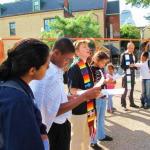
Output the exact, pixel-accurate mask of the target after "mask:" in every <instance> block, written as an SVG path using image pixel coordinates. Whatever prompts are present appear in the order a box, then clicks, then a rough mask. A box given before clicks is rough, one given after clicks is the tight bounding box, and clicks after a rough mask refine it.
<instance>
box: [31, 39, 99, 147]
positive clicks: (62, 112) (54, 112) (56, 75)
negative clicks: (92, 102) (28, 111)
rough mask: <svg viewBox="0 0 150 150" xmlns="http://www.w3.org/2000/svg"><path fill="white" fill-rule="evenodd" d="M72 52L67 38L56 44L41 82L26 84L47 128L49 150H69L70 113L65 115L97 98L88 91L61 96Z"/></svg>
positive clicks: (92, 90)
mask: <svg viewBox="0 0 150 150" xmlns="http://www.w3.org/2000/svg"><path fill="white" fill-rule="evenodd" d="M74 52H75V49H74V46H73V43H72V42H71V41H70V40H69V39H68V38H61V39H59V40H57V41H56V42H55V45H54V47H53V49H52V51H51V53H50V60H51V63H50V64H49V69H48V70H47V73H46V76H45V77H44V79H43V80H41V81H33V82H31V84H30V86H31V88H32V90H33V93H34V96H35V101H36V103H37V105H38V107H39V108H40V110H41V113H42V119H43V123H44V124H46V125H47V131H48V137H49V141H50V149H51V150H60V149H61V150H69V149H70V139H71V135H70V134H71V127H70V122H69V121H68V117H69V115H70V112H67V111H69V110H71V109H73V108H75V107H76V106H78V105H79V104H81V103H82V102H84V101H86V100H88V99H92V98H95V97H96V96H98V95H99V88H93V89H90V90H88V91H87V92H85V93H84V94H82V95H81V96H70V97H67V95H66V94H65V90H64V84H63V68H64V67H66V66H67V65H68V64H69V62H70V61H71V60H72V58H73V56H74ZM68 100H69V101H68Z"/></svg>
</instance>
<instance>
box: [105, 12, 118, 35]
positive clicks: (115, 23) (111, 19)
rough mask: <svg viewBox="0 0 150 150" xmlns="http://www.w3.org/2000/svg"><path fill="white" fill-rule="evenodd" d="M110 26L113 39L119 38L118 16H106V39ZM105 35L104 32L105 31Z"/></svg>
mask: <svg viewBox="0 0 150 150" xmlns="http://www.w3.org/2000/svg"><path fill="white" fill-rule="evenodd" d="M110 24H112V27H113V37H114V38H117V37H120V17H119V15H110V16H106V29H107V35H106V36H107V37H110ZM105 33H106V31H105Z"/></svg>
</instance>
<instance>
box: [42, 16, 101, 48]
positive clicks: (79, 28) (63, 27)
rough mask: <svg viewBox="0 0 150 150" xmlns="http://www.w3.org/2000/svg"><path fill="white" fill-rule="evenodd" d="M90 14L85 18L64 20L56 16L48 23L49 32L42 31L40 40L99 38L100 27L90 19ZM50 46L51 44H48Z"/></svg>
mask: <svg viewBox="0 0 150 150" xmlns="http://www.w3.org/2000/svg"><path fill="white" fill-rule="evenodd" d="M91 15H92V14H91V13H90V14H88V15H85V16H83V15H82V16H76V17H71V18H64V17H59V16H56V17H55V19H54V21H52V22H50V23H49V27H50V31H49V32H47V31H43V32H42V38H44V39H45V38H58V37H72V38H75V37H78V38H94V37H100V32H99V31H100V25H99V24H98V22H97V21H96V20H95V19H93V18H92V16H91ZM47 44H49V45H50V46H51V44H52V42H48V43H47Z"/></svg>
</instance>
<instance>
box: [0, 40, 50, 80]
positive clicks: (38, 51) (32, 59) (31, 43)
mask: <svg viewBox="0 0 150 150" xmlns="http://www.w3.org/2000/svg"><path fill="white" fill-rule="evenodd" d="M7 55H8V57H7V59H6V60H5V61H4V62H3V63H2V64H1V65H0V80H1V81H5V80H8V79H9V78H13V77H21V76H23V75H24V74H25V73H27V72H28V71H29V69H30V68H31V67H35V68H36V69H37V70H38V69H39V68H40V67H41V66H42V65H43V64H45V63H46V60H47V58H48V55H49V47H48V46H47V45H46V44H45V43H43V42H41V41H39V40H37V39H33V38H30V39H24V40H22V41H20V42H18V43H16V44H15V45H14V47H13V48H12V49H10V50H8V52H7Z"/></svg>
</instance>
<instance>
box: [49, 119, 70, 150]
mask: <svg viewBox="0 0 150 150" xmlns="http://www.w3.org/2000/svg"><path fill="white" fill-rule="evenodd" d="M48 138H49V142H50V150H70V140H71V124H70V122H69V121H68V120H67V121H66V122H65V123H63V124H57V123H53V124H52V127H51V128H50V131H49V132H48Z"/></svg>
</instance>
